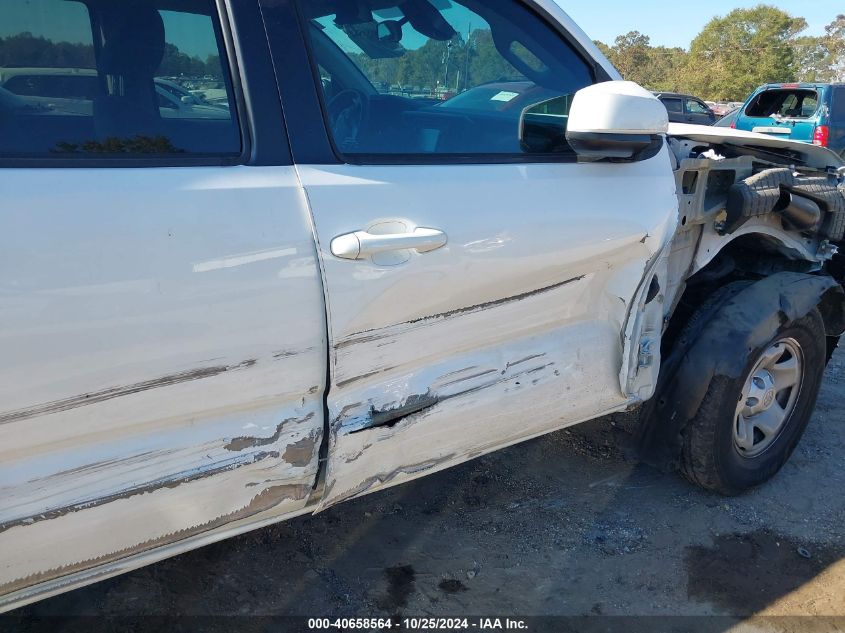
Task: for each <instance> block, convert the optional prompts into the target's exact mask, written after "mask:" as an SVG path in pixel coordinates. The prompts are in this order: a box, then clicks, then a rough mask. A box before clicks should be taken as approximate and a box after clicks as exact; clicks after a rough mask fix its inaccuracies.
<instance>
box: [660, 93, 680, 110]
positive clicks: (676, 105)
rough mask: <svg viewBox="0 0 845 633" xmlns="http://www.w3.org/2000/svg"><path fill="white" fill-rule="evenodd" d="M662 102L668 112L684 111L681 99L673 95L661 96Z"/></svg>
mask: <svg viewBox="0 0 845 633" xmlns="http://www.w3.org/2000/svg"><path fill="white" fill-rule="evenodd" d="M660 100H661V101H662V102H663V105H665V106H666V110H668V111H669V112H678V113H681V112H683V111H684V105H683V101H681V100H680V99H675V98H673V97H662V98H661V99H660Z"/></svg>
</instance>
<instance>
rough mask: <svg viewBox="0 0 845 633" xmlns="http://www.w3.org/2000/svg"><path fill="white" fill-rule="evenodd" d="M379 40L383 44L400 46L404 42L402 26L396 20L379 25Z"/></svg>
mask: <svg viewBox="0 0 845 633" xmlns="http://www.w3.org/2000/svg"><path fill="white" fill-rule="evenodd" d="M376 33H377V34H378V40H379V42H382V43H388V44H398V43H399V42H401V41H402V24H401V23H399V22H397V21H396V20H385V21H384V22H379V23H378V29H377V30H376Z"/></svg>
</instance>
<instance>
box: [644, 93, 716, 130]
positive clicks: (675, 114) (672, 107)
mask: <svg viewBox="0 0 845 633" xmlns="http://www.w3.org/2000/svg"><path fill="white" fill-rule="evenodd" d="M654 96H656V97H657V98H658V99H660V101H661V102H662V103H663V105H664V106H666V111H667V112H669V121H670V122H672V123H695V124H697V125H713V124H714V123H715V122H716V119H717V118H718V117H717V116H716V115H715V114H714V112H713V110H711V109H710V107H709V106H708V105H707V104H706V103H704V101H702V100H701V99H699V98H698V97H693V96H691V95H684V94H678V93H676V92H655V93H654Z"/></svg>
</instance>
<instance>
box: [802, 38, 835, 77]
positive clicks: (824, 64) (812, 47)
mask: <svg viewBox="0 0 845 633" xmlns="http://www.w3.org/2000/svg"><path fill="white" fill-rule="evenodd" d="M792 48H793V50H794V52H795V71H796V78H797V79H798V81H807V82H816V81H820V82H827V81H831V79H832V78H833V75H834V70H833V66H832V62H833V60H832V58H831V51H830V47H829V46H828V41H827V38H826V37H812V36H804V37H798V38H795V41H794V42H793V45H792Z"/></svg>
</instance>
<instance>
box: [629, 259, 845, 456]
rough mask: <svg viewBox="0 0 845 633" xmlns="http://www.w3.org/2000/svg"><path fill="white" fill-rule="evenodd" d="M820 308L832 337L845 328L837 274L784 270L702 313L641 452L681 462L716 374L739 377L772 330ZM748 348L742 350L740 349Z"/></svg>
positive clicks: (681, 345)
mask: <svg viewBox="0 0 845 633" xmlns="http://www.w3.org/2000/svg"><path fill="white" fill-rule="evenodd" d="M814 308H818V309H819V311H820V313H821V314H822V317H823V318H824V322H825V327H826V333H827V336H828V337H831V338H833V339H834V340H835V339H836V337H839V336H841V335H842V334H843V332H845V292H843V289H842V286H840V284H839V283H838V282H837V281H836V280H835V279H833V278H831V277H828V276H821V275H809V274H803V273H793V272H781V273H777V274H774V275H772V276H770V277H767V278H765V279H762V280H760V281H757V282H755V283H751V284H749V285H747V286H744V287H740V288H739V289H738V290H737V291H736V292H734V293H728V294H727V295H726V296H725V297H724V299H723V300H722V301H721V302H719V303H718V305H714V306H712V307H711V310H710V313H709V314H707V315H704V318H700V319H698V321H697V322H696V323H695V325H693V326H692V327H691V328H690V329H689V330H687V332H686V333H685V336H683V337H682V338H681V340H679V341H677V342H676V344H675V346H674V348H673V349H672V351H671V353H670V354H669V356H668V357H667V359H666V361H665V363H664V365H663V368H662V371H661V376H660V380H659V382H658V388H657V394H656V395H655V397H654V398H652V399H651V400H650V401H649V402H647V403H646V404H645V405H644V406H643V408H642V410H641V421H642V423H641V425H640V428H639V432H638V437H637V448H638V452H639V458H640V459H641V460H642V461H644V462H646V463H648V464H651V465H652V466H656V467H657V468H660V469H661V470H667V471H668V470H675V469H677V467H678V465H679V460H680V454H681V448H682V446H683V433H684V429H685V428H686V426H687V425H688V424H689V422H690V421H691V420H692V419H693V418H694V417H695V415H696V414H697V412H698V410H699V408H700V407H701V404H702V401H703V400H704V397H705V394H706V393H707V388H708V385H709V384H710V381H711V380H712V379H713V377H714V376H726V377H728V378H739V377H740V376H742V374H743V372H744V371H745V369H746V366H747V365H748V362H749V358H748V356H749V355H750V354H751V353H752V352H753V351H754V350H756V349H758V348H759V347H761V346H763V345H764V344H765V343H767V342H768V339H769V337H770V336H771V332H773V331H775V330H777V329H778V328H779V327H780V326H782V325H783V324H785V323H787V322H790V321H793V320H795V319H800V318H802V317H804V316H806V315H807V314H808V313H809V312H811V311H812V310H813V309H814ZM738 349H739V350H746V352H745V353H743V354H737V353H736V350H738Z"/></svg>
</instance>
